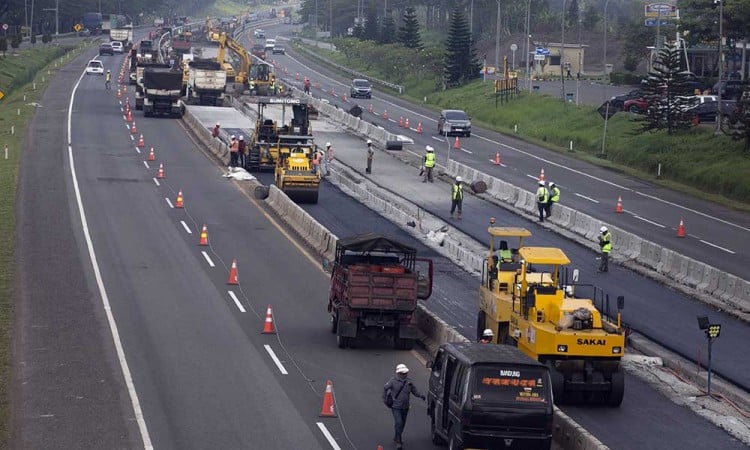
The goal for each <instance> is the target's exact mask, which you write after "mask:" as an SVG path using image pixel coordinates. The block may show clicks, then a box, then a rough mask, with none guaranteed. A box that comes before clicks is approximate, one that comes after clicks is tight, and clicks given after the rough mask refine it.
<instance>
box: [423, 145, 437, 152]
mask: <svg viewBox="0 0 750 450" xmlns="http://www.w3.org/2000/svg"><path fill="white" fill-rule="evenodd" d="M424 149H425V150H427V151H428V152H434V151H435V149H434V148H432V146H430V145H427V146H425V148H424Z"/></svg>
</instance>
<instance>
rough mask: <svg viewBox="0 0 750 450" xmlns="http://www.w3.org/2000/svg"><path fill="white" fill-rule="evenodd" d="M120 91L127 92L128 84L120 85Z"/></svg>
mask: <svg viewBox="0 0 750 450" xmlns="http://www.w3.org/2000/svg"><path fill="white" fill-rule="evenodd" d="M122 93H123V94H127V93H128V85H127V84H126V85H125V86H123V87H122Z"/></svg>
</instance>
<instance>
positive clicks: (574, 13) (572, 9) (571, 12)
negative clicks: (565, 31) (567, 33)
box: [565, 0, 581, 27]
mask: <svg viewBox="0 0 750 450" xmlns="http://www.w3.org/2000/svg"><path fill="white" fill-rule="evenodd" d="M580 14H581V10H580V9H579V7H578V0H570V3H568V11H567V13H565V26H566V27H570V26H572V25H573V24H576V23H578V17H579V16H580Z"/></svg>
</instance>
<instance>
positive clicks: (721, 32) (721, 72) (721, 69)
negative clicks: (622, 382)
mask: <svg viewBox="0 0 750 450" xmlns="http://www.w3.org/2000/svg"><path fill="white" fill-rule="evenodd" d="M714 1H718V2H719V94H718V96H717V99H718V103H717V104H716V107H717V109H716V132H715V134H719V133H721V121H722V117H721V97H722V95H721V91H722V90H723V89H722V87H723V86H722V84H721V82H722V78H724V47H723V46H722V44H723V42H722V41H723V40H724V0H714ZM710 348H711V347H710V346H709V349H710Z"/></svg>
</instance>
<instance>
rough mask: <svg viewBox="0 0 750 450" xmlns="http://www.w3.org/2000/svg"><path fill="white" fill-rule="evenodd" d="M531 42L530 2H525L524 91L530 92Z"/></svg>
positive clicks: (527, 0)
mask: <svg viewBox="0 0 750 450" xmlns="http://www.w3.org/2000/svg"><path fill="white" fill-rule="evenodd" d="M530 40H531V0H526V50H525V53H526V89H528V91H529V92H531V72H530V70H531V69H530V64H529V60H530V59H531V56H530V53H529V52H530V50H531V49H530V48H529V47H530V42H529V41H530Z"/></svg>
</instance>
